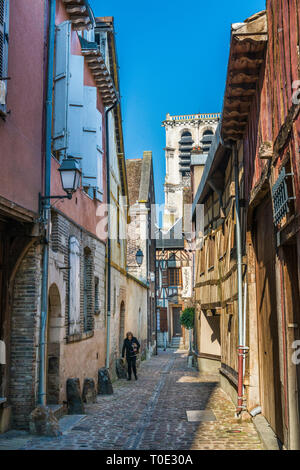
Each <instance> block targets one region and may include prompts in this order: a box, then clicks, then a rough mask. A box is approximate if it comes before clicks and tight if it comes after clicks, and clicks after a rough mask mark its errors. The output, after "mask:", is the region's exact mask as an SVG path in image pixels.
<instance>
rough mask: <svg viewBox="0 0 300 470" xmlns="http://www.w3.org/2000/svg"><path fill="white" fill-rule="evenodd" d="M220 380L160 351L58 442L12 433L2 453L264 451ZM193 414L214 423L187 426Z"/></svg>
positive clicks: (3, 440) (1, 442) (0, 441)
mask: <svg viewBox="0 0 300 470" xmlns="http://www.w3.org/2000/svg"><path fill="white" fill-rule="evenodd" d="M217 380H218V378H217V376H208V375H201V376H200V375H199V374H198V372H197V371H195V370H194V369H189V368H188V367H187V356H186V353H185V352H182V351H179V350H178V351H176V352H174V351H167V352H162V351H159V355H158V356H156V357H155V356H154V357H152V358H151V359H150V360H148V361H145V362H143V363H142V365H141V367H140V369H139V377H138V381H137V382H135V381H133V382H127V381H124V380H119V381H118V382H115V383H114V394H113V395H111V396H98V398H97V404H94V405H88V406H86V416H85V417H83V418H82V419H81V420H80V421H79V422H78V423H77V424H75V426H74V427H73V428H71V429H69V430H66V431H64V432H63V434H62V436H60V437H59V438H48V437H32V436H29V435H28V434H25V433H16V432H13V431H10V432H9V433H7V434H6V435H3V436H1V437H0V449H27V450H29V449H43V450H44V449H49V450H61V449H73V450H74V449H79V450H84V449H86V450H92V449H93V450H100V449H107V450H122V449H126V450H190V449H200V450H204V449H210V450H211V449H216V450H218V449H231V450H232V449H239V450H241V449H253V450H255V449H257V450H260V449H262V448H263V446H262V443H261V442H260V439H259V437H258V435H257V432H256V430H255V428H254V425H253V424H252V423H242V424H239V423H237V422H236V420H235V419H234V406H233V404H232V402H231V401H230V400H229V399H228V397H227V396H226V395H225V393H224V392H223V391H222V390H221V388H220V387H219V385H218V382H217ZM192 410H206V411H208V412H210V413H209V414H210V416H208V418H209V419H215V420H214V421H206V422H201V423H200V422H189V421H188V420H187V413H186V412H187V411H192ZM211 412H212V413H211ZM10 436H11V437H10Z"/></svg>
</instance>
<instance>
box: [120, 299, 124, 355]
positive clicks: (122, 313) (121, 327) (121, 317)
mask: <svg viewBox="0 0 300 470" xmlns="http://www.w3.org/2000/svg"><path fill="white" fill-rule="evenodd" d="M124 338H125V304H124V302H123V301H122V302H121V307H120V332H119V350H120V353H121V352H122V347H123V341H124Z"/></svg>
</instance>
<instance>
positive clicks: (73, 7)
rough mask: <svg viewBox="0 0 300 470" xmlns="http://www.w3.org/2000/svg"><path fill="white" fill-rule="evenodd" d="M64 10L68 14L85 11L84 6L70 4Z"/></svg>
mask: <svg viewBox="0 0 300 470" xmlns="http://www.w3.org/2000/svg"><path fill="white" fill-rule="evenodd" d="M66 10H67V12H68V13H70V14H72V13H75V14H77V13H84V12H85V11H86V6H85V5H74V4H70V5H67V6H66Z"/></svg>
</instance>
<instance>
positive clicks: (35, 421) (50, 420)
mask: <svg viewBox="0 0 300 470" xmlns="http://www.w3.org/2000/svg"><path fill="white" fill-rule="evenodd" d="M29 431H30V434H35V435H38V436H48V437H57V436H60V435H61V434H62V433H61V431H60V429H59V424H58V420H57V419H56V417H55V415H54V413H53V411H52V410H51V409H50V408H48V407H47V406H43V405H38V406H37V407H36V408H35V409H34V410H33V411H32V412H31V413H30V416H29Z"/></svg>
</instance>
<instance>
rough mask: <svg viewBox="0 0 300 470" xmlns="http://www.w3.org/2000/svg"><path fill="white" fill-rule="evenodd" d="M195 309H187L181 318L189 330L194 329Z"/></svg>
mask: <svg viewBox="0 0 300 470" xmlns="http://www.w3.org/2000/svg"><path fill="white" fill-rule="evenodd" d="M194 317H195V309H194V308H193V307H189V308H186V309H185V310H184V311H183V312H182V315H181V317H180V323H181V325H182V326H184V328H186V329H187V330H192V329H193V328H194Z"/></svg>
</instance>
